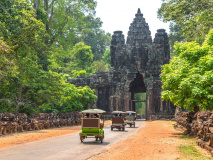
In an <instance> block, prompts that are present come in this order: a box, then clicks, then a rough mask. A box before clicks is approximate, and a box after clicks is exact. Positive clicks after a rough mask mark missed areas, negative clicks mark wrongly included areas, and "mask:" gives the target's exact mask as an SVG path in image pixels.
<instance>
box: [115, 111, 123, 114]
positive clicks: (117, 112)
mask: <svg viewBox="0 0 213 160" xmlns="http://www.w3.org/2000/svg"><path fill="white" fill-rule="evenodd" d="M120 113H121V114H122V113H125V112H123V111H112V114H120Z"/></svg>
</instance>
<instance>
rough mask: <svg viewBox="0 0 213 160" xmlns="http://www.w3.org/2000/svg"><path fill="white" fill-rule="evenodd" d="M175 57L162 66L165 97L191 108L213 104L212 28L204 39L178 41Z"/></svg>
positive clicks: (203, 107)
mask: <svg viewBox="0 0 213 160" xmlns="http://www.w3.org/2000/svg"><path fill="white" fill-rule="evenodd" d="M175 54H176V56H174V58H173V59H172V60H171V62H170V63H169V64H165V65H164V66H162V73H161V75H160V76H161V78H162V83H163V86H162V88H163V91H162V93H161V94H162V98H163V99H164V100H171V102H173V103H174V104H175V105H177V106H183V107H184V108H185V109H188V110H189V111H192V110H193V109H194V107H199V108H200V110H212V109H213V108H212V107H213V30H211V31H210V32H209V34H208V35H207V37H206V39H205V41H204V43H203V44H202V45H201V46H200V45H199V44H198V43H196V42H185V43H176V45H175Z"/></svg>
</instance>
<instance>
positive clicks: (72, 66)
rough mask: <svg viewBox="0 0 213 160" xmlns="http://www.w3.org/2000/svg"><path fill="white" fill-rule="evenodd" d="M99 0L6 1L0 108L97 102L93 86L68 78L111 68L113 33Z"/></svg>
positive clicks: (0, 24)
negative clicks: (105, 24) (106, 24)
mask: <svg viewBox="0 0 213 160" xmlns="http://www.w3.org/2000/svg"><path fill="white" fill-rule="evenodd" d="M96 5H97V2H96V1H95V0H87V1H85V0H83V1H79V0H60V1H55V0H3V1H1V2H0V28H1V29H0V112H24V113H27V114H31V113H39V112H53V113H58V112H71V111H79V110H82V109H85V108H87V107H88V105H91V104H93V103H94V101H95V99H96V96H95V95H94V90H91V89H90V88H89V87H87V86H86V87H76V86H74V85H72V84H68V83H66V80H67V78H69V77H72V78H75V77H77V76H86V75H90V74H93V73H94V72H96V71H107V70H108V68H109V51H107V50H106V47H107V46H109V45H110V41H111V35H110V34H109V33H105V31H104V30H102V29H101V25H102V22H101V20H100V18H96V17H95V8H96Z"/></svg>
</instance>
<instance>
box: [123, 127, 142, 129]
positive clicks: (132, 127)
mask: <svg viewBox="0 0 213 160" xmlns="http://www.w3.org/2000/svg"><path fill="white" fill-rule="evenodd" d="M126 128H132V129H134V128H139V127H126Z"/></svg>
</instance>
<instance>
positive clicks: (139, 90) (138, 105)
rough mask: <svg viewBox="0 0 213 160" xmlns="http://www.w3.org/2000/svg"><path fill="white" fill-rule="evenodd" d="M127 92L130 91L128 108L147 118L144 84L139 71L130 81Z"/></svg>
mask: <svg viewBox="0 0 213 160" xmlns="http://www.w3.org/2000/svg"><path fill="white" fill-rule="evenodd" d="M129 92H130V93H131V103H130V107H129V109H130V110H132V111H136V112H137V114H139V115H143V117H141V118H144V119H147V117H146V112H147V109H146V99H147V96H146V86H145V83H144V79H143V76H142V75H141V74H140V73H137V74H136V78H134V80H133V81H132V82H131V83H130V85H129ZM142 112H144V113H142Z"/></svg>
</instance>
